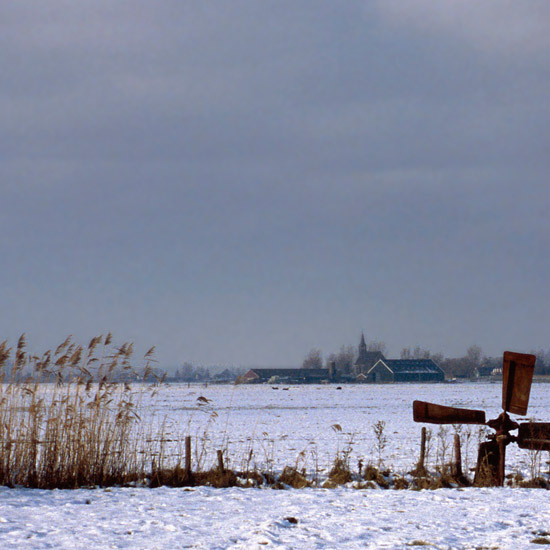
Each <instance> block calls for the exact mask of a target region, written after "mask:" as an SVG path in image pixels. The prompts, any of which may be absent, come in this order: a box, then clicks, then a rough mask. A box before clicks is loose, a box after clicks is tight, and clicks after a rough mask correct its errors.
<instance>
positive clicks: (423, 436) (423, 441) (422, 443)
mask: <svg viewBox="0 0 550 550" xmlns="http://www.w3.org/2000/svg"><path fill="white" fill-rule="evenodd" d="M425 460H426V427H425V426H422V432H421V435H420V458H419V459H418V464H417V465H416V471H417V472H418V473H422V472H425V471H426V468H425V467H424V461H425Z"/></svg>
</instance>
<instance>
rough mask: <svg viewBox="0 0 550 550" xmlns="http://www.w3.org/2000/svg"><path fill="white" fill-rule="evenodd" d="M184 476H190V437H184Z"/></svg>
mask: <svg viewBox="0 0 550 550" xmlns="http://www.w3.org/2000/svg"><path fill="white" fill-rule="evenodd" d="M185 475H186V476H187V477H189V476H190V475H191V436H190V435H187V436H185Z"/></svg>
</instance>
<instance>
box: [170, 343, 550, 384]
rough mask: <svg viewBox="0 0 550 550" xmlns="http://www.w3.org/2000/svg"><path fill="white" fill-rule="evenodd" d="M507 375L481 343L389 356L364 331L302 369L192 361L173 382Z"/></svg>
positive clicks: (544, 366) (547, 359)
mask: <svg viewBox="0 0 550 550" xmlns="http://www.w3.org/2000/svg"><path fill="white" fill-rule="evenodd" d="M535 354H536V355H537V368H536V371H535V372H536V374H538V375H548V374H550V350H549V351H547V352H545V351H544V350H539V351H537V352H535ZM501 375H502V356H500V357H485V356H483V353H482V350H481V348H480V347H479V346H471V347H470V348H468V350H467V352H466V354H465V355H464V356H463V357H458V358H446V357H444V356H443V355H442V354H440V353H435V354H433V353H431V352H430V351H428V350H426V349H423V348H421V347H415V348H412V349H411V348H404V349H402V350H401V354H400V357H399V359H390V358H387V357H386V346H385V344H384V343H383V342H369V343H367V341H366V340H365V335H364V334H361V337H360V340H359V345H358V346H357V347H353V346H342V348H341V349H340V351H339V352H338V353H332V354H330V355H328V356H327V357H326V359H325V360H323V357H322V354H321V352H320V350H318V349H313V350H311V351H310V352H309V353H308V355H307V356H306V357H305V358H304V361H303V363H302V366H301V367H299V368H255V367H254V368H250V369H242V368H225V369H224V370H222V371H221V372H217V373H216V374H214V375H211V374H210V370H209V369H207V368H204V367H194V366H193V365H192V364H190V363H184V365H183V366H182V367H180V368H178V369H177V370H176V372H175V374H174V376H173V377H168V381H174V382H189V383H190V382H205V383H236V384H279V383H281V384H286V383H288V384H319V383H338V384H340V383H397V382H443V381H453V380H459V379H468V380H477V379H485V380H487V379H491V378H495V379H496V378H498V377H499V376H501Z"/></svg>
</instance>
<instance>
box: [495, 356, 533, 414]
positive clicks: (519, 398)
mask: <svg viewBox="0 0 550 550" xmlns="http://www.w3.org/2000/svg"><path fill="white" fill-rule="evenodd" d="M535 360H536V357H535V356H534V355H531V354H528V353H514V352H512V351H505V352H504V358H503V363H502V408H503V409H504V410H505V411H508V412H511V413H513V414H521V415H525V414H527V406H528V405H529V394H530V392H531V383H532V381H533V373H534V371H535Z"/></svg>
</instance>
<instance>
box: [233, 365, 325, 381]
mask: <svg viewBox="0 0 550 550" xmlns="http://www.w3.org/2000/svg"><path fill="white" fill-rule="evenodd" d="M331 373H332V374H331ZM334 381H335V380H334V371H333V370H332V369H250V370H249V371H248V372H247V373H245V374H244V375H243V376H241V377H239V379H238V381H237V382H238V383H242V384H277V383H283V384H321V383H323V382H324V383H326V382H334Z"/></svg>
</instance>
